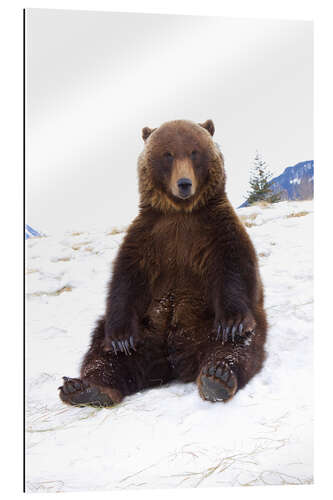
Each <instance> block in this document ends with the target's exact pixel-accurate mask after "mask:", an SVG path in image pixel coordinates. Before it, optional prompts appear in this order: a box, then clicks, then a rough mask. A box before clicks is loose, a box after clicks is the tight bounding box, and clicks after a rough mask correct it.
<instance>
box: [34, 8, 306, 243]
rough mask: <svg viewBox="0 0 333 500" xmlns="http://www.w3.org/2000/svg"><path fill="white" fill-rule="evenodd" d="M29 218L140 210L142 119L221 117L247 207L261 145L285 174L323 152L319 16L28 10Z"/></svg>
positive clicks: (57, 225) (58, 226)
mask: <svg viewBox="0 0 333 500" xmlns="http://www.w3.org/2000/svg"><path fill="white" fill-rule="evenodd" d="M26 19H27V28H26V40H27V45H26V57H27V60H26V78H27V94H26V193H27V212H26V213H27V216H26V219H27V222H28V223H29V224H30V225H31V226H33V227H35V228H37V229H40V230H42V231H44V232H46V233H48V234H51V233H52V232H54V231H62V230H65V229H75V228H77V229H79V228H87V229H88V228H90V227H91V226H97V227H100V228H102V227H109V226H119V225H124V224H127V223H129V222H130V221H131V219H133V217H135V215H136V213H137V203H138V194H137V180H136V162H137V157H138V155H139V153H140V151H141V150H142V147H143V142H142V139H141V129H142V128H143V127H144V126H150V127H156V126H158V125H160V124H161V123H163V122H164V121H167V120H173V119H190V120H193V121H197V122H200V121H204V120H206V119H207V118H211V119H213V120H214V123H215V129H216V132H215V136H214V138H215V140H216V141H217V142H218V143H219V145H220V147H221V149H222V151H223V153H224V156H225V166H226V172H227V192H228V195H229V198H230V200H231V202H232V203H233V204H234V205H235V206H238V205H239V204H240V203H241V202H242V201H243V197H244V195H245V193H246V190H247V188H248V177H249V167H250V164H251V161H252V159H253V157H254V155H255V151H256V149H258V150H259V151H260V152H261V153H262V154H263V157H264V159H265V160H266V161H267V162H268V164H269V166H270V169H271V171H272V172H273V173H274V174H279V173H280V172H281V171H282V170H283V169H284V168H285V167H287V166H290V165H293V164H295V163H297V162H299V161H303V160H310V159H313V120H312V106H313V46H312V32H313V27H312V23H311V22H309V21H277V20H271V21H263V20H258V21H256V20H235V19H224V18H218V17H194V16H171V15H156V14H119V13H117V14H116V13H109V12H83V11H60V10H43V9H32V10H31V9H29V10H28V11H27V14H26Z"/></svg>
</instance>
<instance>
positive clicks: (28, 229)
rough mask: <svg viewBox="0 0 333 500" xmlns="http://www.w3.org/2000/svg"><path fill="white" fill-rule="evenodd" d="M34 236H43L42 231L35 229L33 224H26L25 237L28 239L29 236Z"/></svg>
mask: <svg viewBox="0 0 333 500" xmlns="http://www.w3.org/2000/svg"><path fill="white" fill-rule="evenodd" d="M34 236H43V235H42V234H41V233H39V232H38V231H36V229H33V228H32V227H31V226H29V225H28V224H26V225H25V239H26V240H27V239H28V238H33V237H34Z"/></svg>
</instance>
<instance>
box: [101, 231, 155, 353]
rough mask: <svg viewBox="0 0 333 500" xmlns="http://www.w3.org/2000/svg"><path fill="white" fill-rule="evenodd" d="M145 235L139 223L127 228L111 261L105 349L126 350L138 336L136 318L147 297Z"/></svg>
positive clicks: (127, 351) (141, 313)
mask: <svg viewBox="0 0 333 500" xmlns="http://www.w3.org/2000/svg"><path fill="white" fill-rule="evenodd" d="M146 239H147V235H146V234H145V232H144V231H142V230H140V225H139V224H138V223H136V224H134V225H133V226H132V227H131V228H130V229H129V231H128V233H127V235H126V237H125V239H124V241H123V243H122V245H121V247H120V249H119V252H118V255H117V257H116V260H115V262H114V265H113V273H112V277H111V281H110V284H109V291H108V296H107V306H106V317H105V349H106V350H110V349H113V350H114V351H115V352H117V351H118V350H120V351H122V352H124V353H125V354H129V353H130V350H131V349H135V342H136V341H137V340H138V336H139V318H140V317H142V315H143V313H144V311H145V308H146V307H147V302H148V300H149V294H150V290H149V283H148V276H147V274H146V272H145V270H144V267H143V264H142V262H143V255H144V252H145V241H146Z"/></svg>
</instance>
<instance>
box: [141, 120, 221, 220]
mask: <svg viewBox="0 0 333 500" xmlns="http://www.w3.org/2000/svg"><path fill="white" fill-rule="evenodd" d="M214 131H215V128H214V124H213V122H212V120H207V121H206V122H204V123H200V124H197V123H194V122H191V121H187V120H174V121H170V122H166V123H164V124H163V125H161V126H160V127H158V128H155V129H150V128H148V127H145V128H144V129H143V130H142V138H143V140H144V141H145V147H144V150H143V152H142V153H141V155H140V156H139V161H138V176H139V190H140V195H141V206H147V205H150V206H152V207H154V208H157V209H160V210H162V211H163V212H167V211H170V210H173V211H175V210H176V211H186V212H190V211H192V210H193V209H194V208H196V207H200V206H203V205H205V204H206V203H207V202H208V200H209V199H210V198H212V197H214V196H216V195H218V194H221V193H223V192H224V186H225V173H224V161H223V155H222V153H221V151H220V149H219V147H218V146H217V144H216V143H215V142H214V141H213V139H212V136H213V134H214Z"/></svg>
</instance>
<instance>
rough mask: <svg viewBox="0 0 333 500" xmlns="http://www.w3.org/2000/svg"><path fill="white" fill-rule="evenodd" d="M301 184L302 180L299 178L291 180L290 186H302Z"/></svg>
mask: <svg viewBox="0 0 333 500" xmlns="http://www.w3.org/2000/svg"><path fill="white" fill-rule="evenodd" d="M300 183H301V179H300V178H299V177H295V179H291V180H290V181H289V184H300Z"/></svg>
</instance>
